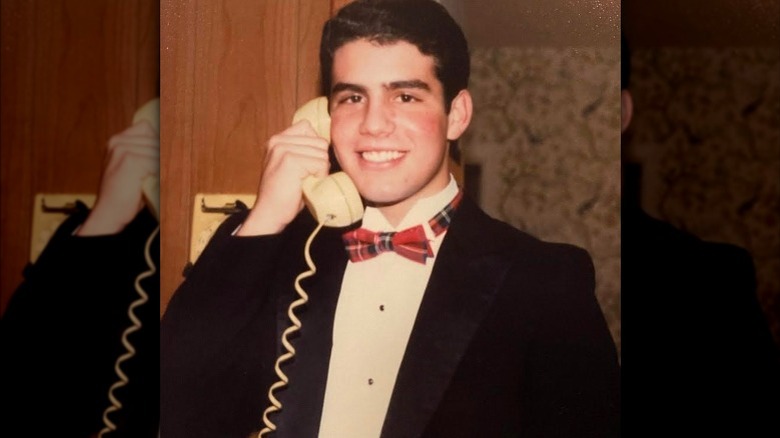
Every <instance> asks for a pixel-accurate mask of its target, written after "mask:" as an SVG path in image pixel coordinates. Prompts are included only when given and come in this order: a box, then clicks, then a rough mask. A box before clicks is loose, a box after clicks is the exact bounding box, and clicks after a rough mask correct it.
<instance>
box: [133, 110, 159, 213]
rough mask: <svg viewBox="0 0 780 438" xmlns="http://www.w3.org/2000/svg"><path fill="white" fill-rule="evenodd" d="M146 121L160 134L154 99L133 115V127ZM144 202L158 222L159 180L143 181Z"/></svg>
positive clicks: (148, 179)
mask: <svg viewBox="0 0 780 438" xmlns="http://www.w3.org/2000/svg"><path fill="white" fill-rule="evenodd" d="M142 120H146V121H148V122H149V123H150V124H151V125H152V128H154V131H155V132H156V133H157V134H158V135H159V134H160V99H159V98H155V99H152V100H150V101H149V102H146V103H145V104H144V105H142V106H141V107H140V108H138V110H137V111H136V112H135V114H134V115H133V125H135V124H136V123H138V122H140V121H142ZM142 192H143V197H144V202H145V203H146V206H147V208H149V210H150V211H151V212H152V214H154V217H155V218H156V219H157V221H159V220H160V178H159V177H157V176H148V177H146V178H145V179H144V181H143V187H142Z"/></svg>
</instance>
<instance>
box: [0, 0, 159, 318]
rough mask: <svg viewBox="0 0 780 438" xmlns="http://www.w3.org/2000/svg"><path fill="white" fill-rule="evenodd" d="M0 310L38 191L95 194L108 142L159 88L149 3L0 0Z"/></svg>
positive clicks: (25, 250)
mask: <svg viewBox="0 0 780 438" xmlns="http://www.w3.org/2000/svg"><path fill="white" fill-rule="evenodd" d="M1 7H2V10H1V13H0V17H1V18H0V19H2V34H1V35H0V38H1V39H2V41H1V42H0V47H2V54H1V55H2V63H0V65H1V67H0V68H1V69H2V70H1V71H2V102H1V108H2V109H1V111H2V113H1V120H0V126H2V133H1V134H0V154H1V155H0V181H1V182H2V184H0V311H4V310H5V307H6V304H7V302H8V299H9V298H10V297H11V295H12V294H13V291H14V290H15V288H16V287H17V286H18V285H19V283H20V282H21V281H22V270H23V268H24V266H25V264H26V263H27V261H28V260H29V247H30V232H31V221H32V211H33V208H34V207H37V206H33V198H34V196H35V194H36V193H39V192H49V193H52V192H54V193H84V192H86V193H96V192H97V188H98V185H99V182H100V174H101V170H102V167H103V158H104V155H105V151H106V145H107V142H108V139H109V137H110V136H111V135H113V134H114V133H117V132H119V131H121V130H123V129H124V128H126V127H127V126H128V125H129V123H130V121H131V119H132V117H133V113H134V111H135V109H136V108H137V107H138V106H140V105H141V104H143V103H144V102H146V101H147V100H149V99H151V98H152V97H154V96H155V95H156V94H157V83H158V82H157V78H158V66H159V57H158V47H159V33H158V31H157V30H158V19H159V12H158V11H159V2H158V1H156V0H122V1H115V0H60V1H53V0H3V1H2V5H1Z"/></svg>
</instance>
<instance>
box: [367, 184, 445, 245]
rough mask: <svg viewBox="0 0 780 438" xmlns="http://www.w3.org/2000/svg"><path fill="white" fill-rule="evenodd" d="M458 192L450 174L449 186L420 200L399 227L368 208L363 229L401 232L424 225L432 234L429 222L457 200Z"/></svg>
mask: <svg viewBox="0 0 780 438" xmlns="http://www.w3.org/2000/svg"><path fill="white" fill-rule="evenodd" d="M458 190H459V189H458V184H457V182H455V178H453V176H452V174H450V182H449V184H447V187H445V188H444V189H443V190H441V191H440V192H438V193H436V194H435V195H431V196H428V197H426V198H421V199H418V200H417V202H416V203H415V204H414V205H413V206H412V208H411V209H409V211H408V212H407V213H406V216H404V218H403V219H401V222H399V223H398V227H393V226H392V225H391V224H390V222H388V221H387V219H386V218H385V216H384V215H383V214H382V213H381V212H380V211H379V209H378V208H375V207H366V211H365V213H364V214H363V228H366V229H368V230H371V231H400V230H404V229H406V228H409V227H413V226H415V225H419V224H423V226H424V227H425V231H426V233H430V226H429V225H428V221H429V220H430V219H431V218H432V217H433V216H435V215H436V213H438V212H440V211H441V210H442V209H443V208H444V207H446V206H447V204H449V203H450V201H452V199H453V198H455V195H457V194H458ZM429 235H430V234H429Z"/></svg>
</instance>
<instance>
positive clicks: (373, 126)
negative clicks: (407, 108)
mask: <svg viewBox="0 0 780 438" xmlns="http://www.w3.org/2000/svg"><path fill="white" fill-rule="evenodd" d="M393 129H395V124H394V122H393V111H392V108H390V104H389V103H385V102H382V101H377V100H373V101H369V103H368V104H367V105H366V106H365V112H364V113H363V121H362V122H361V123H360V133H361V134H365V135H373V136H385V135H387V134H389V133H391V132H393Z"/></svg>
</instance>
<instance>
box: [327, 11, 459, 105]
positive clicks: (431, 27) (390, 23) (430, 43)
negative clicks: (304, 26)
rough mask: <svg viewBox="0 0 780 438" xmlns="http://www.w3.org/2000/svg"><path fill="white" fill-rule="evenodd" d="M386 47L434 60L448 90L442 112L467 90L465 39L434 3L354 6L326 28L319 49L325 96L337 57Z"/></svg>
mask: <svg viewBox="0 0 780 438" xmlns="http://www.w3.org/2000/svg"><path fill="white" fill-rule="evenodd" d="M359 39H366V40H369V41H371V42H374V43H377V44H380V45H384V44H393V43H396V42H399V41H405V42H408V43H410V44H413V45H415V46H416V47H417V48H418V49H419V50H420V52H421V53H423V54H424V55H429V56H431V57H433V59H434V66H435V74H436V78H437V79H439V81H440V82H441V83H442V87H443V89H444V100H445V101H444V108H445V111H446V112H449V110H450V103H451V102H452V99H454V98H455V96H457V95H458V93H459V92H460V91H461V90H463V89H465V88H467V87H468V81H469V73H470V69H471V65H470V58H469V49H468V44H467V42H466V37H465V36H464V35H463V31H462V30H461V28H460V26H458V24H457V23H456V22H455V20H454V19H453V18H452V17H451V16H450V14H449V13H448V12H447V10H446V9H445V8H444V6H442V5H440V4H439V3H437V2H435V1H433V0H356V1H354V2H352V3H349V4H347V5H346V6H344V7H343V8H341V9H340V10H339V12H338V13H337V14H336V16H335V17H333V18H331V19H330V20H328V21H327V22H326V23H325V26H324V27H323V29H322V41H321V43H320V79H321V84H322V94H323V95H325V96H330V91H331V87H332V85H333V84H332V69H333V55H334V54H335V53H336V50H338V49H339V48H340V47H341V46H343V45H344V44H347V43H349V42H352V41H355V40H359Z"/></svg>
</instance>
